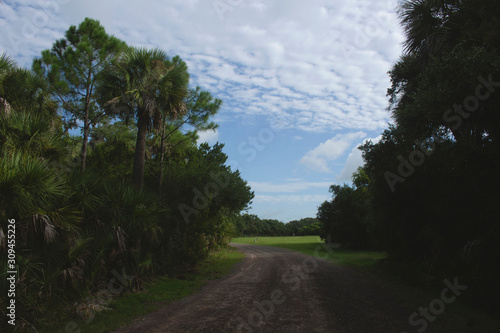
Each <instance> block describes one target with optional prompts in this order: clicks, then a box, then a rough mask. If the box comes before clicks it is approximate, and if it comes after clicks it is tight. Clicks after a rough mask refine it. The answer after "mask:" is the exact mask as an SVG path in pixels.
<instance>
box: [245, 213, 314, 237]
mask: <svg viewBox="0 0 500 333" xmlns="http://www.w3.org/2000/svg"><path fill="white" fill-rule="evenodd" d="M319 227H320V226H319V221H318V220H317V219H315V218H309V217H307V218H303V219H301V220H299V221H296V220H294V221H290V222H288V223H283V222H281V221H278V220H271V219H260V218H259V217H258V216H256V215H250V214H243V215H240V216H238V217H237V218H236V221H235V229H236V230H235V236H238V237H244V236H309V235H318V234H319Z"/></svg>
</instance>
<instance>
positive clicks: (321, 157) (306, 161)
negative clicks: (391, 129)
mask: <svg viewBox="0 0 500 333" xmlns="http://www.w3.org/2000/svg"><path fill="white" fill-rule="evenodd" d="M365 136H366V134H365V133H363V132H355V133H348V134H337V135H336V136H335V137H333V138H331V139H329V140H327V141H325V142H323V143H321V144H319V146H317V147H316V148H314V149H313V150H310V151H309V152H307V153H306V154H305V155H304V156H303V157H302V159H301V160H300V161H299V164H302V165H305V166H306V167H307V168H308V169H310V170H313V171H318V172H331V170H330V167H329V165H328V162H331V161H334V160H336V159H338V158H340V157H341V156H342V155H343V154H344V153H345V151H346V150H347V149H348V148H349V147H350V146H351V144H352V142H353V141H355V140H356V139H361V138H364V137H365Z"/></svg>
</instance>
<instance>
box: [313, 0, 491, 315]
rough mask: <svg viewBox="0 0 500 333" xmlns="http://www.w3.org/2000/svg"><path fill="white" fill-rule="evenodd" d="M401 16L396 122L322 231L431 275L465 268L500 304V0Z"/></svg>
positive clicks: (443, 5) (407, 9)
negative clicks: (402, 45)
mask: <svg viewBox="0 0 500 333" xmlns="http://www.w3.org/2000/svg"><path fill="white" fill-rule="evenodd" d="M399 15H400V18H401V22H402V26H403V28H404V32H405V34H406V40H405V43H404V52H403V54H402V56H401V58H400V59H399V61H398V62H397V63H396V64H395V65H394V66H393V68H392V70H391V71H390V72H389V75H390V78H391V82H392V85H391V87H390V88H389V89H388V97H389V108H388V110H389V112H390V114H391V118H392V123H391V124H390V125H389V128H388V129H386V130H385V131H384V132H383V133H382V138H381V140H380V141H379V142H377V143H374V142H367V143H366V144H364V145H362V146H361V147H360V149H361V151H362V152H363V158H364V165H363V166H362V167H361V168H360V169H358V171H357V172H356V173H355V174H354V175H353V184H352V186H348V185H344V186H338V185H334V186H332V187H331V188H330V192H332V195H333V197H332V200H331V201H327V202H324V203H323V204H322V205H321V207H320V208H319V210H318V219H319V220H320V221H321V224H322V237H323V238H324V239H328V240H331V241H335V242H339V243H342V244H350V245H351V246H354V247H357V248H377V249H381V250H384V251H387V253H388V258H389V260H391V261H394V262H398V263H400V264H401V265H403V264H405V265H407V266H408V267H410V266H413V267H414V269H413V270H412V271H413V272H415V271H418V272H419V273H418V274H421V275H422V276H423V275H425V276H427V277H429V276H433V277H434V278H436V279H440V278H442V277H443V276H450V275H455V276H460V278H461V279H462V281H464V283H467V285H469V286H471V287H473V288H470V290H475V293H471V294H475V295H476V296H477V300H480V302H478V303H481V304H482V305H486V306H487V307H489V306H490V305H494V306H496V308H498V306H499V305H500V304H499V299H500V288H499V285H498V280H499V277H500V242H499V239H500V224H499V218H498V217H499V207H500V195H499V192H498V185H499V184H500V178H499V173H498V170H499V161H500V156H499V152H500V112H498V106H499V105H500V19H499V18H500V2H498V1H495V0H462V1H457V0H446V1H430V0H419V1H404V2H402V4H401V5H400V8H399ZM465 281H466V282H465ZM476 296H475V297H476ZM492 308H493V309H494V308H495V307H490V309H492Z"/></svg>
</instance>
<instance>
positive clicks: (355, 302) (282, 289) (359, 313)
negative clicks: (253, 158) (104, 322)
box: [116, 244, 431, 333]
mask: <svg viewBox="0 0 500 333" xmlns="http://www.w3.org/2000/svg"><path fill="white" fill-rule="evenodd" d="M233 246H235V247H237V248H238V249H240V250H241V251H242V252H244V253H245V254H246V257H245V259H244V260H243V261H242V262H240V263H239V264H237V265H236V267H235V269H234V270H233V271H232V272H231V274H229V275H228V276H226V277H225V278H223V279H219V280H215V281H212V282H211V283H209V284H208V285H207V286H205V287H204V288H203V289H202V290H201V291H200V292H199V293H197V294H194V295H191V296H189V297H186V298H184V299H182V300H179V301H176V302H173V303H171V304H168V305H166V306H164V307H162V308H161V309H160V310H158V311H156V312H154V313H152V314H149V315H146V316H143V317H141V318H140V319H138V320H137V321H135V322H134V323H133V324H132V325H130V326H128V327H126V328H122V329H120V330H118V331H116V333H129V332H174V333H176V332H218V333H220V332H245V333H246V332H287V333H290V332H308V333H311V332H332V333H335V332H339V333H340V332H356V333H363V332H367V333H368V332H369V333H377V332H380V333H388V332H395V333H399V332H401V331H404V330H407V331H408V332H415V328H412V329H411V327H410V326H409V324H408V316H409V315H410V314H411V313H412V312H413V311H414V309H408V308H406V309H405V308H402V307H400V306H399V305H398V304H397V302H395V301H394V298H393V297H391V296H390V292H389V291H387V290H384V289H382V288H380V286H378V285H376V284H375V283H372V282H371V281H368V280H366V278H364V277H362V276H360V275H359V274H358V273H357V272H355V271H353V270H351V269H349V268H345V267H341V266H337V265H333V264H332V263H329V262H326V261H323V260H321V259H316V258H314V257H312V256H305V255H302V254H300V253H297V252H293V251H289V250H286V249H281V248H276V247H268V246H255V245H241V244H233ZM430 331H431V330H430V329H428V330H426V332H430Z"/></svg>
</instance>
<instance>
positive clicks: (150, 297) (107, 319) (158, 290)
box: [40, 247, 244, 333]
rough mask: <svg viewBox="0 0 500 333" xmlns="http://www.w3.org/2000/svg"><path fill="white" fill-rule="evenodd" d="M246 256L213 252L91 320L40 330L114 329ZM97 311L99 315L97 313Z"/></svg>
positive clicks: (180, 295)
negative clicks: (180, 274) (189, 268)
mask: <svg viewBox="0 0 500 333" xmlns="http://www.w3.org/2000/svg"><path fill="white" fill-rule="evenodd" d="M243 258H244V254H243V253H241V252H239V251H238V250H236V249H235V248H231V247H230V248H228V249H224V250H221V251H218V252H214V253H212V254H210V256H209V258H207V259H206V260H204V261H202V262H201V263H200V264H199V265H198V266H196V267H195V268H194V269H193V270H192V271H191V272H189V273H187V274H185V275H184V276H183V279H177V278H170V277H161V278H158V279H156V280H154V281H151V282H149V283H146V284H145V285H144V290H145V291H144V292H140V293H134V294H132V293H130V294H125V295H123V296H120V297H118V298H116V299H114V300H112V301H111V302H110V303H109V304H107V307H108V308H110V309H111V310H105V311H102V312H98V313H95V314H92V316H91V317H90V318H92V317H93V318H92V319H88V320H87V322H85V321H84V320H82V319H79V318H73V319H67V320H65V321H64V323H54V324H53V325H50V327H45V328H43V329H41V330H40V332H47V333H48V332H61V333H62V332H65V333H66V332H72V333H76V332H82V333H84V332H92V333H104V332H111V331H113V330H116V329H118V328H119V327H122V326H125V325H127V324H129V323H131V322H132V321H133V320H134V319H135V318H137V317H140V316H142V315H145V314H147V313H151V312H153V311H155V310H157V309H158V308H160V307H161V306H162V305H164V304H167V303H170V302H172V301H175V300H178V299H181V298H183V297H186V296H188V295H191V294H193V293H195V292H197V291H199V290H200V289H201V287H202V286H204V285H205V284H206V283H207V281H208V280H211V279H216V278H221V277H223V276H225V275H226V274H228V273H229V271H230V270H231V269H232V267H233V266H234V265H235V264H236V263H237V262H239V261H241V260H242V259H243ZM94 315H95V317H94Z"/></svg>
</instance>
